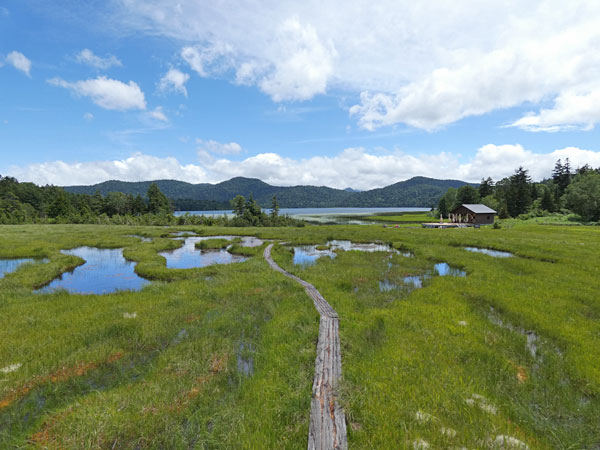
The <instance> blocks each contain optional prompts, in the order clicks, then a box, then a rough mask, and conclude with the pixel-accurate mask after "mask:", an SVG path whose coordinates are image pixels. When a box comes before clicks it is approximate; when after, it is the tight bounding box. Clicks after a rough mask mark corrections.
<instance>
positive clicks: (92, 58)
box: [75, 48, 123, 70]
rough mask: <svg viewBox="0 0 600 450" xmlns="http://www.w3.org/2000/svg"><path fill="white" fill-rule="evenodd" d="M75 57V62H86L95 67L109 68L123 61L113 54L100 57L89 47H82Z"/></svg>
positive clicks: (120, 64) (119, 64)
mask: <svg viewBox="0 0 600 450" xmlns="http://www.w3.org/2000/svg"><path fill="white" fill-rule="evenodd" d="M75 59H76V61H77V62H79V63H81V64H86V65H88V66H92V67H95V68H97V69H103V70H106V69H109V68H111V67H113V66H119V67H120V66H122V65H123V63H122V62H121V61H120V60H119V59H118V58H117V57H116V56H113V55H107V56H106V57H104V58H102V57H100V56H98V55H95V54H94V52H92V51H91V50H90V49H87V48H84V49H83V50H81V51H80V52H79V53H78V54H77V55H76V56H75Z"/></svg>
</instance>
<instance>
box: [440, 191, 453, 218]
mask: <svg viewBox="0 0 600 450" xmlns="http://www.w3.org/2000/svg"><path fill="white" fill-rule="evenodd" d="M437 209H438V212H439V213H440V214H441V216H442V217H448V213H449V212H450V211H449V210H448V204H447V203H446V196H445V195H444V196H443V197H442V198H440V201H439V202H438V207H437Z"/></svg>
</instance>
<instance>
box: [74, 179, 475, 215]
mask: <svg viewBox="0 0 600 450" xmlns="http://www.w3.org/2000/svg"><path fill="white" fill-rule="evenodd" d="M151 183H156V184H157V186H158V187H159V188H160V190H161V191H162V192H163V193H164V194H165V195H166V196H167V197H168V198H169V199H170V200H171V202H172V203H173V205H174V206H175V208H176V209H179V210H208V209H230V206H229V201H230V200H231V199H233V198H234V197H235V196H236V195H243V196H244V197H249V196H250V195H252V196H253V197H254V199H255V200H256V202H257V203H258V204H259V205H261V206H263V207H268V206H269V205H270V203H271V199H272V198H273V196H276V197H277V199H278V201H279V205H280V206H281V207H282V208H307V207H315V208H316V207H343V206H348V207H350V206H354V207H361V206H362V207H369V206H371V207H373V206H381V207H384V206H391V207H393V206H415V207H418V206H422V207H429V206H432V205H435V204H437V202H438V200H439V199H440V197H441V196H442V195H443V194H444V193H445V192H446V191H447V190H448V188H459V187H460V186H463V185H465V184H467V183H465V182H464V181H458V180H436V179H432V178H425V177H415V178H411V179H410V180H406V181H401V182H399V183H395V184H392V185H390V186H387V187H384V188H380V189H372V190H370V191H350V190H347V189H345V190H342V189H333V188H329V187H326V186H272V185H270V184H267V183H265V182H263V181H261V180H257V179H254V178H243V177H236V178H232V179H231V180H227V181H223V182H221V183H217V184H208V183H201V184H190V183H185V182H182V181H175V180H157V181H141V182H125V181H106V182H104V183H99V184H95V185H92V186H68V187H65V190H66V191H68V192H71V193H77V194H88V195H93V194H94V193H95V192H96V191H98V192H100V193H101V194H103V195H106V194H108V193H109V192H122V193H124V194H131V195H137V194H140V195H144V193H145V192H146V191H147V190H148V187H149V186H150V184H151Z"/></svg>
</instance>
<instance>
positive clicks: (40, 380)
mask: <svg viewBox="0 0 600 450" xmlns="http://www.w3.org/2000/svg"><path fill="white" fill-rule="evenodd" d="M122 357H123V353H121V352H118V353H114V354H112V355H110V356H109V357H108V358H107V359H106V360H105V361H100V362H93V361H92V362H87V363H83V362H82V363H79V364H76V365H75V366H72V367H63V368H61V369H58V370H56V371H54V372H52V373H51V374H49V375H38V376H36V377H33V378H32V379H31V380H30V381H28V382H26V383H25V384H23V385H22V386H20V387H18V388H16V389H14V390H13V391H12V392H10V393H9V394H8V395H7V396H5V397H4V398H3V399H2V400H0V409H3V408H6V407H7V406H10V405H11V404H12V403H13V402H15V401H16V400H18V399H20V398H22V397H24V396H25V395H27V393H28V392H29V391H31V390H32V389H34V388H36V387H38V386H41V385H42V384H45V383H61V382H63V381H67V380H69V379H71V378H74V377H81V376H83V375H85V374H86V373H88V372H89V371H90V370H94V369H96V368H98V366H99V365H100V364H102V363H105V364H111V363H114V362H115V361H118V360H119V359H121V358H122Z"/></svg>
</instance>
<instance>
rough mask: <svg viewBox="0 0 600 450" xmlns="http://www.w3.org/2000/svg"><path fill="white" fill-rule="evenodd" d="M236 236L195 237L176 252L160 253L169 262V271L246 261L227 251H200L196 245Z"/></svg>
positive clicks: (185, 239) (186, 239)
mask: <svg viewBox="0 0 600 450" xmlns="http://www.w3.org/2000/svg"><path fill="white" fill-rule="evenodd" d="M235 237H236V236H203V237H200V236H193V237H188V238H176V239H183V241H184V242H183V246H181V247H179V248H178V249H175V250H169V251H166V252H160V253H159V255H161V256H164V257H165V259H166V260H167V268H168V269H193V268H195V267H206V266H210V265H212V264H231V263H237V262H243V261H246V259H248V258H246V257H244V256H240V255H232V254H231V253H229V252H228V251H227V250H226V249H218V250H216V249H215V250H212V249H211V250H199V249H197V248H196V243H197V242H200V241H205V240H207V239H228V240H231V239H233V238H235Z"/></svg>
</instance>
